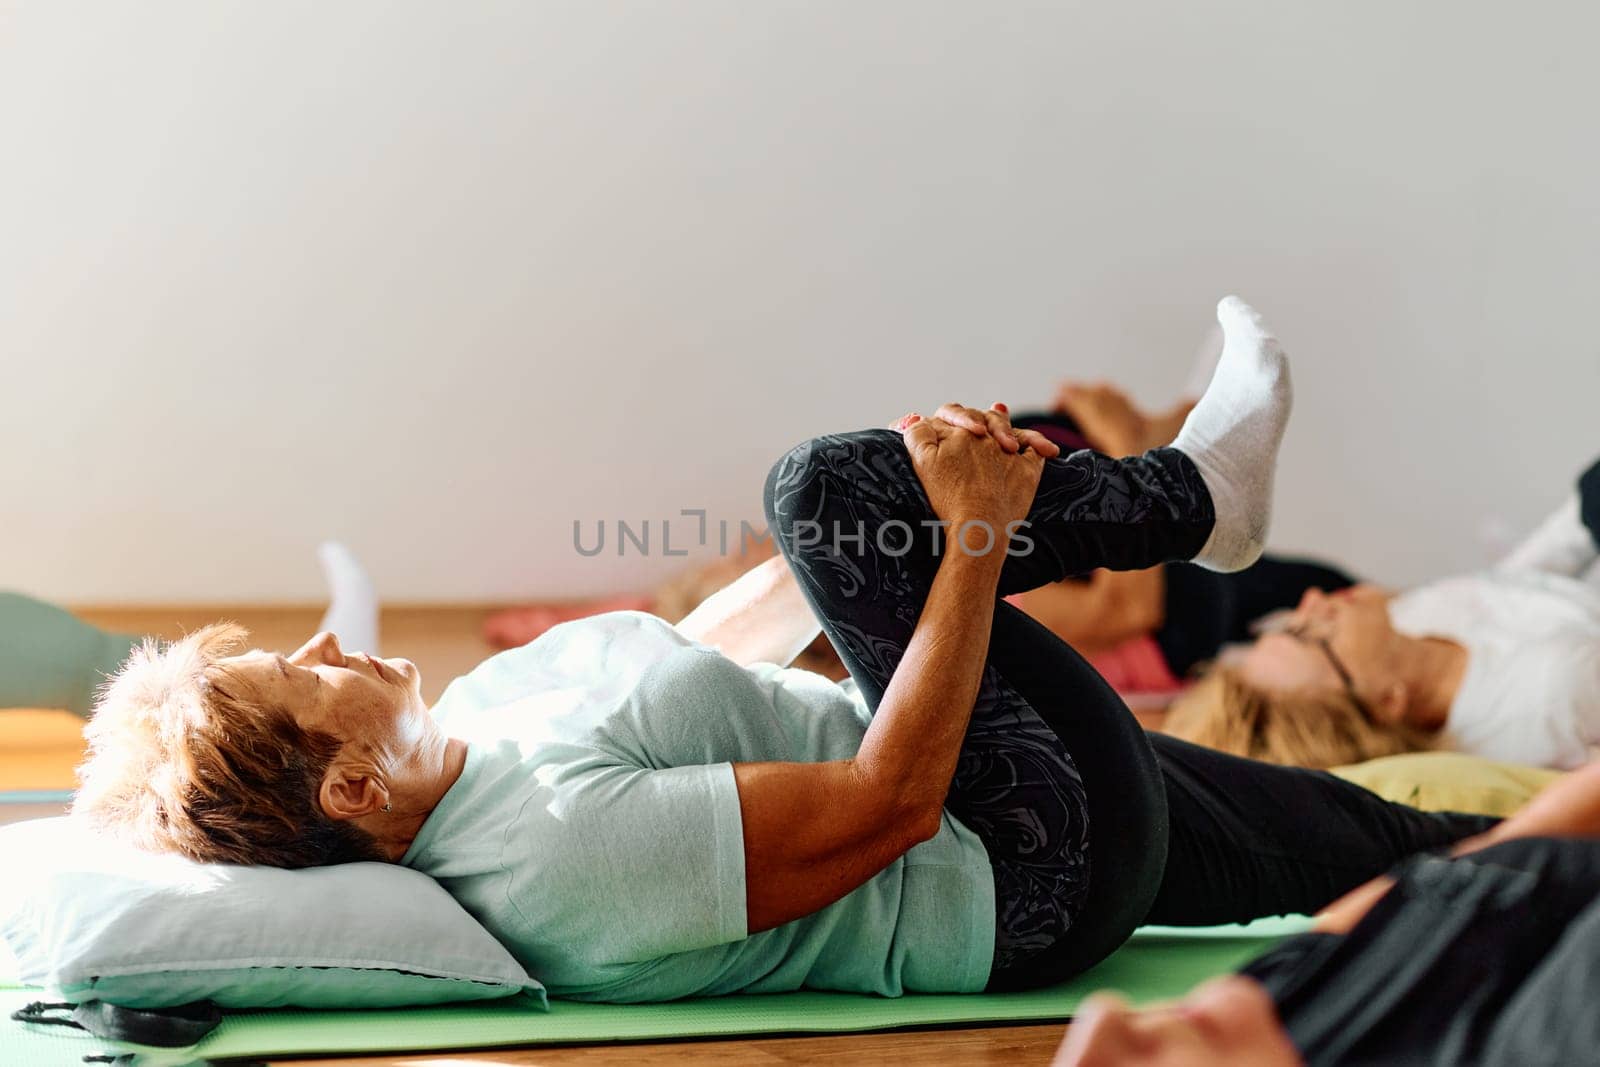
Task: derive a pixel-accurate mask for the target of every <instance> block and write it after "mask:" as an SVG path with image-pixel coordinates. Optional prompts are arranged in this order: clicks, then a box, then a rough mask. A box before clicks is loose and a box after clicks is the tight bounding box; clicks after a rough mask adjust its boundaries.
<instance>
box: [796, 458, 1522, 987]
mask: <svg viewBox="0 0 1600 1067" xmlns="http://www.w3.org/2000/svg"><path fill="white" fill-rule="evenodd" d="M766 510H767V519H768V522H769V523H770V525H771V529H772V532H773V534H774V536H775V538H776V540H777V543H778V546H779V548H780V550H781V551H782V552H783V554H784V557H785V558H786V559H787V560H788V562H789V565H790V567H791V569H792V570H793V571H794V574H795V576H796V578H797V579H798V581H799V584H800V588H801V590H802V591H803V592H804V594H805V596H806V598H807V600H808V601H809V603H810V604H811V607H812V609H813V611H815V613H816V615H817V618H818V619H819V620H820V621H821V623H822V626H823V629H824V630H825V632H826V633H827V635H828V639H829V640H830V641H831V642H832V643H833V646H834V648H835V649H836V650H837V651H838V653H839V655H840V657H841V658H842V659H843V661H844V664H845V666H846V667H847V668H848V669H849V671H850V674H851V677H852V678H854V679H855V681H856V683H857V684H858V685H859V686H860V689H861V693H862V695H863V696H864V697H865V699H866V701H867V705H868V707H869V708H872V709H874V710H876V708H877V706H878V703H879V701H880V700H881V699H882V697H883V692H884V689H885V688H886V687H887V686H888V683H889V679H890V677H891V676H892V675H893V673H894V671H895V668H896V666H897V665H898V664H899V662H900V658H901V656H902V655H903V654H904V652H905V648H906V646H907V645H908V644H909V643H910V641H911V636H912V633H913V631H914V630H915V628H916V623H917V619H918V616H919V615H920V614H921V611H922V606H923V603H924V601H925V600H926V598H927V594H928V590H929V588H930V587H931V585H932V582H933V577H934V574H935V573H936V572H937V570H938V566H939V558H940V553H941V552H942V551H946V550H948V551H961V550H962V549H961V548H959V547H956V546H955V545H953V544H951V543H950V539H948V538H946V537H944V536H943V535H942V532H941V531H940V530H939V529H938V527H937V526H936V525H935V523H936V521H937V520H936V518H935V516H934V514H933V510H932V508H931V507H930V506H929V504H928V500H927V497H926V495H925V494H924V493H923V490H922V485H921V483H920V481H919V480H918V479H917V476H916V472H915V470H914V469H913V468H912V465H911V458H910V456H909V454H908V453H907V452H906V448H905V445H904V443H903V442H902V440H901V437H900V434H898V433H896V432H894V431H890V430H866V431H862V432H859V433H850V434H839V435H830V436H826V437H818V438H815V439H813V440H811V441H808V442H806V443H805V444H803V445H800V446H799V447H798V448H795V449H794V450H793V451H791V452H790V453H788V454H787V455H786V456H784V457H783V458H782V459H781V460H779V461H778V463H777V464H776V465H775V466H774V467H773V469H772V473H771V474H770V475H769V476H768V479H767V486H766ZM1212 520H1213V512H1212V506H1211V497H1210V494H1209V493H1208V492H1207V491H1206V488H1205V485H1204V483H1203V482H1202V481H1201V479H1200V474H1199V472H1198V471H1197V470H1196V469H1195V467H1194V465H1193V464H1192V463H1191V462H1190V461H1189V460H1188V458H1187V457H1186V456H1184V455H1183V454H1182V453H1180V452H1178V451H1176V450H1174V449H1157V450H1155V451H1152V452H1149V453H1146V454H1145V455H1144V456H1140V457H1135V458H1132V459H1124V460H1113V459H1109V458H1107V457H1105V456H1102V455H1099V454H1098V453H1094V452H1088V451H1080V452H1074V453H1072V454H1071V455H1069V456H1063V457H1061V458H1058V459H1053V460H1048V461H1047V462H1046V463H1045V468H1044V473H1043V476H1042V478H1041V481H1040V485H1039V490H1038V493H1037V495H1036V496H1035V498H1034V503H1033V507H1032V508H1031V510H1030V511H1029V513H1028V525H1027V527H1026V528H1025V529H1024V530H1023V531H1021V533H1022V535H1023V536H1024V537H1025V538H1026V539H1027V541H1024V540H1023V539H1021V538H1019V539H1018V540H1016V541H1014V542H1012V545H1013V549H1014V551H1013V553H1012V554H1011V555H1010V556H1009V557H1008V558H1007V561H1006V565H1005V567H1004V569H1003V571H1002V574H1001V579H1000V589H999V593H1000V595H1002V596H1004V595H1008V594H1011V593H1016V592H1021V591H1024V590H1027V589H1032V588H1035V587H1037V586H1040V585H1044V584H1046V583H1048V582H1053V581H1059V580H1060V579H1062V578H1064V577H1067V576H1069V575H1073V574H1081V573H1085V572H1087V571H1089V570H1092V569H1093V568H1095V567H1110V568H1112V569H1116V570H1134V569H1139V568H1143V567H1149V566H1154V565H1155V564H1157V563H1160V562H1163V561H1165V560H1171V559H1189V558H1191V557H1193V556H1194V555H1195V554H1196V553H1197V552H1198V551H1199V550H1200V548H1201V547H1202V546H1203V545H1204V543H1205V540H1206V538H1207V537H1208V536H1209V535H1210V532H1211V526H1212ZM997 533H998V534H999V536H1000V538H1001V545H1002V546H1003V544H1004V532H1003V531H997ZM984 541H985V536H984V534H983V531H981V530H973V531H969V532H968V534H967V537H966V538H965V539H964V543H965V544H966V545H968V546H969V548H970V550H972V551H981V550H982V549H983V547H984ZM995 550H997V551H1004V550H1005V549H1004V547H997V548H996V549H995ZM993 610H994V613H995V615H994V631H993V636H992V638H991V641H990V646H989V657H988V663H987V665H986V666H985V669H984V673H983V678H982V681H981V685H980V687H979V691H978V697H977V701H976V703H975V705H974V707H973V710H972V719H971V725H970V726H969V727H968V730H967V735H966V738H965V740H964V742H963V744H962V751H961V757H960V760H959V761H958V763H957V767H956V771H955V775H954V778H953V780H952V781H951V784H950V792H949V796H948V799H947V801H946V807H947V809H948V810H949V811H950V813H951V814H952V815H954V816H955V817H956V818H958V819H959V820H961V822H962V823H963V824H965V825H966V826H967V827H969V828H970V829H971V830H972V831H973V832H974V833H976V834H977V835H978V836H979V837H980V838H981V839H982V840H983V842H984V845H985V847H986V848H987V850H988V853H989V861H990V865H991V866H992V868H993V870H994V880H995V904H996V917H995V953H994V968H993V972H992V975H991V979H990V983H989V985H990V988H991V989H1012V988H1022V987H1027V986H1034V985H1040V984H1044V983H1048V982H1052V981H1058V980H1061V979H1064V978H1067V977H1070V976H1071V975H1074V974H1077V973H1079V972H1081V971H1083V970H1086V969H1087V968H1088V967H1090V966H1093V965H1094V964H1095V963H1097V962H1099V960H1101V959H1103V958H1104V957H1105V956H1106V955H1108V954H1109V953H1111V952H1112V951H1114V950H1115V949H1116V948H1117V946H1118V945H1120V944H1121V943H1122V942H1123V941H1124V940H1126V938H1127V936H1128V935H1129V934H1130V933H1132V931H1133V929H1134V927H1136V926H1137V925H1139V923H1141V922H1144V921H1146V920H1148V921H1152V922H1166V923H1191V924H1205V923H1218V922H1232V921H1239V920H1244V919H1249V918H1254V917H1257V916H1260V915H1269V914H1279V913H1284V912H1294V911H1304V910H1311V909H1313V908H1316V907H1319V906H1321V905H1322V904H1324V903H1327V902H1328V901H1329V900H1331V899H1333V898H1334V897H1335V896H1337V895H1338V894H1339V893H1342V892H1344V891H1345V890H1347V889H1350V888H1353V887H1354V886H1356V885H1358V884H1360V883H1361V882H1362V881H1364V880H1366V879H1367V878H1369V877H1372V876H1374V875H1376V874H1379V873H1381V872H1382V871H1383V870H1384V869H1386V868H1387V867H1388V866H1389V865H1390V864H1392V863H1393V862H1395V861H1396V860H1397V859H1399V858H1400V857H1402V856H1404V855H1407V854H1409V853H1411V852H1414V851H1417V850H1419V849H1423V848H1428V847H1433V846H1436V845H1439V844H1443V843H1446V842H1448V841H1453V840H1456V839H1458V838H1460V837H1464V836H1467V835H1468V834H1472V833H1477V832H1480V831H1481V830H1482V829H1484V828H1485V827H1486V826H1487V825H1490V824H1492V822H1493V820H1484V819H1479V818H1476V817H1467V816H1441V815H1425V814H1423V813H1421V812H1417V811H1415V810H1414V809H1410V808H1401V807H1399V806H1398V805H1391V804H1387V803H1385V802H1384V801H1382V800H1380V799H1378V798H1377V797H1375V796H1373V795H1372V794H1371V793H1368V792H1367V791H1366V790H1363V789H1359V788H1357V787H1355V786H1352V785H1349V784H1348V783H1345V782H1342V781H1340V780H1339V779H1336V778H1332V777H1331V776H1328V775H1324V774H1321V773H1319V772H1312V771H1299V770H1292V769H1287V768H1282V767H1273V766H1269V765H1267V764H1261V763H1255V762H1253V761H1250V760H1241V759H1237V758H1235V757H1231V756H1226V755H1224V754H1222V753H1217V752H1212V751H1210V750H1206V749H1200V748H1196V747H1195V746H1192V745H1186V744H1184V743H1182V742H1178V741H1174V740H1173V739H1171V738H1164V737H1159V735H1154V736H1153V740H1154V746H1152V741H1151V740H1147V738H1146V736H1145V734H1144V731H1143V730H1142V729H1141V728H1140V727H1139V725H1138V723H1137V722H1135V721H1134V719H1133V716H1132V715H1130V714H1129V713H1128V711H1127V708H1126V707H1125V706H1124V705H1123V703H1122V701H1121V699H1120V698H1119V697H1118V696H1117V695H1116V693H1115V692H1114V691H1113V690H1112V689H1111V687H1110V686H1108V685H1107V684H1106V683H1105V681H1104V679H1102V678H1101V677H1100V676H1099V675H1098V674H1097V673H1095V671H1094V669H1093V668H1091V667H1090V666H1089V665H1088V664H1087V663H1086V662H1084V660H1083V659H1082V658H1081V657H1080V656H1079V655H1078V654H1077V653H1076V652H1074V651H1073V650H1072V649H1071V648H1069V647H1068V646H1067V645H1066V644H1064V643H1063V642H1062V641H1061V640H1060V639H1059V638H1057V637H1056V636H1055V635H1054V634H1052V633H1050V632H1049V631H1048V630H1046V629H1045V628H1044V627H1042V626H1040V625H1039V624H1037V623H1035V622H1034V621H1033V620H1032V619H1030V618H1028V617H1027V616H1026V615H1025V614H1023V613H1022V612H1021V611H1019V610H1017V609H1016V608H1015V607H1013V606H1012V605H1010V604H1007V603H1006V602H1004V601H1001V600H997V601H996V603H995V604H994V605H993Z"/></svg>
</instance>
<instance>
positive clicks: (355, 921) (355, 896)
mask: <svg viewBox="0 0 1600 1067" xmlns="http://www.w3.org/2000/svg"><path fill="white" fill-rule="evenodd" d="M0 856H4V857H5V859H4V862H5V866H6V874H5V877H4V879H3V880H0V937H4V939H5V941H6V942H7V944H8V945H9V946H10V948H11V951H12V953H13V954H14V955H15V956H16V959H17V975H18V980H20V981H22V982H24V983H26V984H28V985H42V986H46V987H49V988H50V989H52V990H54V991H56V992H57V993H59V994H60V996H61V997H62V998H63V999H66V1000H70V1001H75V1002H76V1001H84V1000H103V1001H106V1002H108V1003H111V1004H119V1005H124V1006H127V1007H133V1008H161V1007H171V1006H174V1005H178V1004H185V1003H188V1002H190V1001H195V1000H212V1001H215V1002H216V1003H217V1004H218V1005H220V1006H222V1007H225V1008H269V1007H283V1006H289V1005H294V1006H298V1007H305V1008H376V1007H401V1006H409V1005H418V1004H439V1003H443V1002H446V1001H455V1000H487V999H492V998H496V997H506V996H511V995H513V994H516V993H519V992H524V991H525V992H527V993H529V994H531V995H533V996H534V997H535V998H536V999H537V1001H538V1002H539V1005H540V1006H541V1007H542V1006H544V1001H545V992H544V987H543V986H542V985H540V984H539V983H538V982H537V981H535V980H534V979H533V978H531V977H529V976H528V973H527V972H526V971H524V970H523V969H522V967H521V965H520V964H518V963H517V961H516V960H515V959H513V958H512V957H511V954H510V953H509V952H507V951H506V950H505V948H504V947H503V946H501V944H500V943H499V942H498V941H496V940H495V939H494V938H493V937H491V936H490V934H489V932H488V931H487V930H485V929H484V928H483V927H482V926H480V925H479V924H478V923H477V921H476V920H474V919H473V918H472V916H470V915H468V914H467V913H466V911H465V910H463V909H462V907H461V905H459V904H457V903H456V902H455V900H454V898H452V897H451V896H450V894H449V893H447V892H445V890H444V889H443V888H442V887H441V886H440V885H439V884H438V883H437V882H435V881H434V880H433V879H431V878H429V877H428V876H427V875H424V874H421V873H419V872H417V871H413V870H410V869H409V868H405V867H400V866H397V865H395V864H389V863H348V864H342V865H339V866H335V867H314V868H308V869H306V870H299V871H286V870H281V869H279V868H275V867H234V866H224V865H221V864H204V863H195V862H193V861H191V860H188V859H185V858H183V857H182V856H176V855H153V854H150V853H146V852H141V851H139V850H137V849H135V848H133V847H131V846H129V845H126V844H123V843H121V842H117V841H113V840H108V839H106V838H105V837H102V836H100V835H97V834H95V833H94V831H92V830H91V829H90V828H89V827H87V826H86V825H84V824H83V823H82V821H81V820H79V819H74V818H71V817H63V818H56V819H37V820H33V821H30V822H20V823H14V824H12V825H10V826H4V827H0Z"/></svg>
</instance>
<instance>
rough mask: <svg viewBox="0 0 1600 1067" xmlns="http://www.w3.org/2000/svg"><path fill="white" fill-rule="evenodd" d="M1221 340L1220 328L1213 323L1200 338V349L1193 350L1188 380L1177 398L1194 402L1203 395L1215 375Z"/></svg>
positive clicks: (1219, 356)
mask: <svg viewBox="0 0 1600 1067" xmlns="http://www.w3.org/2000/svg"><path fill="white" fill-rule="evenodd" d="M1222 340H1223V338H1222V326H1221V324H1219V323H1215V322H1213V323H1212V324H1211V326H1210V328H1208V329H1207V330H1206V335H1205V337H1203V338H1201V340H1200V347H1199V348H1197V349H1195V350H1194V365H1193V366H1191V367H1190V368H1189V380H1188V382H1187V383H1185V384H1184V387H1183V392H1181V393H1179V394H1178V395H1179V396H1181V397H1183V398H1184V399H1185V400H1195V399H1198V398H1200V397H1202V396H1204V395H1205V392H1206V386H1208V385H1210V384H1211V379H1212V377H1213V376H1214V375H1215V374H1216V373H1217V361H1218V360H1220V359H1221V358H1222Z"/></svg>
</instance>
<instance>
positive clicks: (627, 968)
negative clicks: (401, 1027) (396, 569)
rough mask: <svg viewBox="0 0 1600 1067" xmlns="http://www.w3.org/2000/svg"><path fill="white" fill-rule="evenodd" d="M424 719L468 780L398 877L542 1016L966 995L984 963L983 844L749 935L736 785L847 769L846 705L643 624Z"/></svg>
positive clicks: (922, 860) (800, 678)
mask: <svg viewBox="0 0 1600 1067" xmlns="http://www.w3.org/2000/svg"><path fill="white" fill-rule="evenodd" d="M434 715H435V716H436V718H437V719H438V720H439V722H440V724H441V725H442V726H443V727H444V729H445V731H446V732H447V733H449V734H450V735H451V736H454V737H459V738H462V739H463V740H465V741H466V742H467V743H468V747H467V757H466V766H465V768H464V769H463V770H462V772H461V778H460V779H459V780H458V781H457V782H456V783H455V785H453V786H452V787H451V788H450V790H449V792H447V793H446V794H445V796H444V798H443V799H442V800H441V801H440V802H439V806H438V807H437V808H435V809H434V811H433V813H432V814H431V815H429V816H428V820H427V822H426V823H424V824H423V826H422V830H421V832H420V833H419V834H418V835H417V839H416V841H415V842H413V843H412V846H411V848H410V850H409V851H407V853H406V855H405V858H404V859H403V860H402V862H403V863H405V864H406V865H407V866H409V867H414V868H416V869H417V870H420V871H423V872H425V873H427V874H429V875H431V876H433V877H434V878H436V879H437V880H438V881H439V882H440V883H441V884H443V885H444V887H445V888H446V889H448V890H449V891H450V892H451V894H452V895H454V896H455V897H456V899H457V900H459V901H460V902H461V903H462V905H463V906H465V907H466V908H467V910H468V911H470V912H471V913H472V914H473V915H475V916H476V917H477V918H478V920H479V921H480V922H482V923H483V925H484V926H485V927H487V928H488V929H489V931H490V932H491V933H493V934H494V935H495V936H496V937H497V938H498V939H499V940H500V941H501V942H503V943H504V944H505V946H506V947H507V948H508V949H509V950H510V951H511V953H512V954H513V955H514V956H516V957H517V959H518V960H519V961H521V963H522V964H523V966H524V967H526V968H527V969H528V972H529V973H530V974H532V975H534V976H535V977H537V978H538V979H539V980H540V981H541V982H543V983H544V984H545V985H546V986H547V987H548V988H549V990H550V992H551V994H552V995H555V996H561V997H569V998H575V999H581V1000H600V1001H612V1002H635V1001H658V1000H670V999H673V998H677V997H685V996H692V995H716V994H722V993H733V992H738V991H748V992H761V993H769V992H779V991H784V990H792V989H799V988H802V987H805V988H811V989H832V990H844V991H850V992H858V993H878V994H882V995H885V996H898V995H899V994H901V993H902V992H905V991H907V990H915V991H923V992H976V991H978V990H981V989H982V988H983V987H984V985H985V983H986V982H987V981H988V977H989V966H990V962H991V957H992V955H993V951H994V883H993V880H992V874H991V872H990V868H989V860H988V855H987V853H986V852H985V851H984V847H983V843H982V842H981V841H980V840H979V839H978V837H977V836H976V835H975V834H973V833H972V832H971V831H970V830H968V829H967V828H966V827H965V826H963V825H961V824H960V823H959V822H957V821H956V820H955V819H954V818H952V817H951V816H950V815H949V814H948V813H946V814H945V817H944V824H943V826H942V827H941V829H940V830H939V833H938V834H937V835H936V836H935V837H934V838H933V839H931V840H929V841H926V842H924V843H922V844H920V845H918V846H916V847H915V848H913V849H912V850H911V851H909V852H907V853H906V854H905V855H904V856H902V857H901V858H899V859H897V860H895V861H894V862H893V863H892V864H890V865H889V866H888V867H887V868H886V869H884V870H883V871H882V872H881V873H879V874H878V875H876V876H875V877H874V878H873V879H872V880H871V881H869V882H867V883H866V884H865V885H863V886H861V887H860V888H858V889H857V890H855V892H853V893H851V894H849V895H848V896H846V897H844V898H843V899H842V900H839V901H837V902H835V903H834V904H832V905H830V906H828V907H826V908H824V909H822V910H821V911H819V912H817V913H815V914H813V915H809V916H806V917H805V918H802V919H796V920H795V921H793V922H791V923H787V924H786V925H784V926H780V927H777V928H776V929H772V930H765V931H762V932H761V933H758V934H755V935H754V936H750V935H748V934H747V926H746V921H745V882H744V875H745V871H744V836H743V829H742V822H741V817H740V812H739V796H738V791H737V789H736V788H735V786H734V780H733V768H732V764H734V763H738V762H755V761H766V760H787V761H800V762H818V761H823V760H831V759H841V758H845V757H848V756H851V755H853V754H854V753H855V752H856V750H857V749H858V748H859V746H860V744H861V739H862V736H863V734H864V733H865V731H866V727H867V724H868V722H869V721H870V716H869V714H868V712H867V709H866V707H865V705H864V704H863V703H862V701H861V700H860V698H859V695H858V694H856V693H855V691H854V687H853V686H850V685H848V684H847V685H845V686H840V685H836V684H834V683H833V682H831V681H829V680H828V679H826V678H823V677H821V676H819V675H816V674H811V673H809V672H807V671H799V670H789V669H783V668H779V667H775V666H772V665H770V664H760V665H757V666H754V667H750V668H744V667H740V666H739V665H738V664H736V663H734V662H733V661H731V660H729V659H728V658H726V657H725V656H723V655H721V654H720V653H718V652H716V651H714V650H712V649H709V648H705V647H703V646H700V645H697V644H695V643H694V642H692V641H690V640H688V639H687V638H685V637H684V636H683V635H682V634H680V633H678V632H677V631H676V630H674V629H673V628H672V627H671V626H669V625H668V624H666V623H665V622H663V621H661V620H660V619H658V618H655V617H654V616H651V615H644V614H640V613H636V612H618V613H614V614H610V615H602V616H597V617H595V618H591V619H583V620H580V621H578V622H573V623H568V624H566V625H563V626H559V627H556V628H555V629H554V630H551V631H550V632H549V633H547V634H545V635H544V636H543V637H541V638H539V639H538V640H537V641H534V642H533V643H531V644H529V645H525V646H524V647H522V648H519V649H514V650H512V651H510V652H504V653H501V654H500V655H498V656H495V657H494V658H493V659H490V660H488V661H486V662H485V663H483V664H482V665H481V666H479V667H478V668H477V669H476V670H474V671H473V672H472V673H471V674H468V675H466V676H465V677H462V678H458V679H456V680H455V681H454V682H453V683H451V685H450V688H449V689H447V690H446V691H445V694H444V696H443V697H442V698H440V700H439V703H438V704H437V705H436V706H435V708H434Z"/></svg>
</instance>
